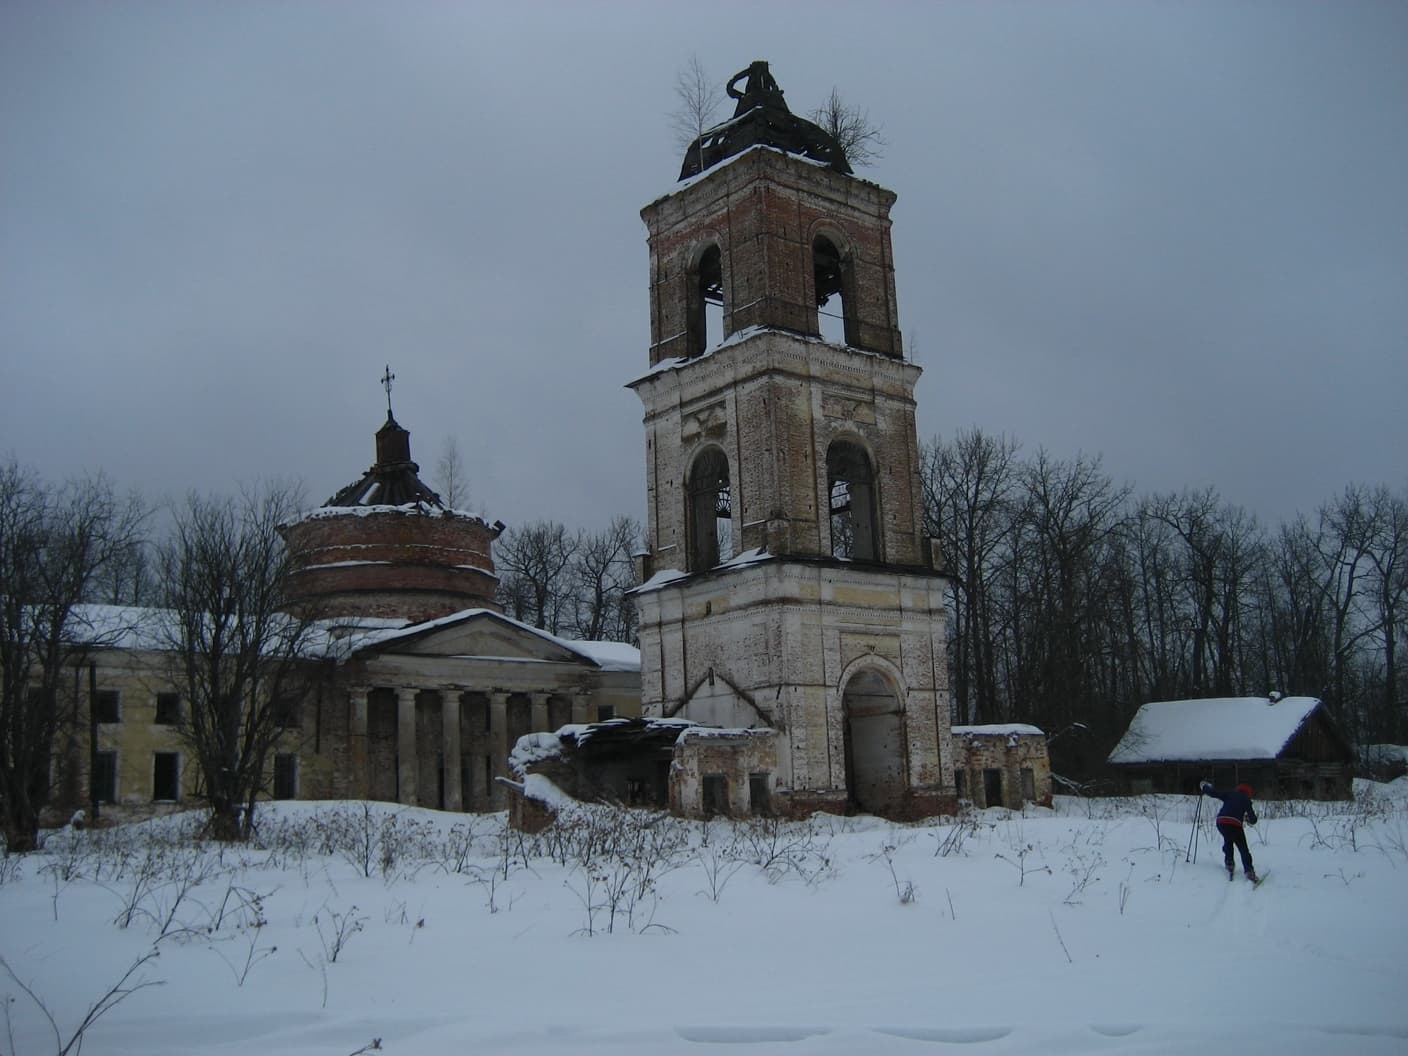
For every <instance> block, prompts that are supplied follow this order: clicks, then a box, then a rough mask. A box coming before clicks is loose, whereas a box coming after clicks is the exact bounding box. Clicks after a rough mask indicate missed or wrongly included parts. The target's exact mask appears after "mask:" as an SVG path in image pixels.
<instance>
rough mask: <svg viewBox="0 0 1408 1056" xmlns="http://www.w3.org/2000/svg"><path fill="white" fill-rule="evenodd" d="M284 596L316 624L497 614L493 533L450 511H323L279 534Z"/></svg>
mask: <svg viewBox="0 0 1408 1056" xmlns="http://www.w3.org/2000/svg"><path fill="white" fill-rule="evenodd" d="M281 531H282V534H283V537H284V542H285V544H286V545H287V546H288V548H289V552H290V555H291V558H292V561H293V568H294V571H293V575H292V576H291V577H290V579H289V585H288V587H289V592H290V594H291V595H292V597H293V598H294V600H295V602H296V603H298V604H299V605H301V606H302V607H303V608H304V609H305V610H306V611H310V612H315V613H317V614H318V615H321V616H352V615H359V616H386V617H400V618H403V619H407V620H412V621H419V620H427V619H433V618H435V617H437V616H445V615H448V614H450V613H452V612H458V611H460V610H461V609H468V608H488V609H494V610H495V611H498V605H497V603H496V602H495V600H494V591H495V589H496V587H497V585H498V578H497V576H496V575H495V574H494V560H493V553H492V549H491V547H492V544H493V540H494V537H495V535H496V534H497V532H496V530H495V529H494V528H493V527H491V526H489V525H487V524H485V523H484V521H482V520H481V519H480V518H478V517H474V516H471V515H468V514H461V513H458V512H455V511H440V512H436V513H433V514H431V513H416V512H408V511H407V510H403V509H400V508H394V507H393V508H388V509H387V510H385V511H372V512H367V511H358V510H356V509H355V508H353V509H349V510H348V511H347V512H346V513H345V514H341V515H339V514H336V513H332V512H330V511H328V510H323V511H319V512H318V513H317V514H316V515H314V516H310V517H305V518H303V519H301V520H299V521H295V522H292V523H290V524H287V525H285V526H283V528H282V529H281Z"/></svg>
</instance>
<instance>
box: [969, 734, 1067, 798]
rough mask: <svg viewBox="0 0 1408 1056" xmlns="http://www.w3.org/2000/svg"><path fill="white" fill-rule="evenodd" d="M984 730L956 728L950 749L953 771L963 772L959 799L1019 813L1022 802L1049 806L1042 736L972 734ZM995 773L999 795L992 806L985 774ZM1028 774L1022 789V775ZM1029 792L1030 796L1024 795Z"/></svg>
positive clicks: (1048, 777)
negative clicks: (999, 781) (999, 785)
mask: <svg viewBox="0 0 1408 1056" xmlns="http://www.w3.org/2000/svg"><path fill="white" fill-rule="evenodd" d="M984 729H985V727H981V726H979V727H962V726H960V727H957V728H956V729H955V731H954V737H953V747H954V755H955V762H954V765H955V767H956V768H957V769H959V770H961V771H963V773H964V778H963V782H962V784H963V786H964V787H963V792H962V794H963V797H964V798H965V799H968V800H970V801H971V802H972V803H973V804H974V805H976V806H979V807H1008V808H1009V809H1011V810H1020V809H1021V808H1022V804H1023V802H1035V803H1037V804H1039V805H1041V806H1043V807H1049V806H1051V760H1050V758H1049V757H1048V755H1047V751H1046V737H1045V735H1044V734H1042V733H1014V732H991V733H989V732H975V731H982V730H984ZM992 770H995V771H998V772H999V773H1000V774H1001V775H1002V777H1001V791H1000V793H999V796H998V798H997V801H996V802H991V801H990V797H989V795H988V791H989V790H988V787H987V782H986V780H985V779H984V772H985V771H992ZM1023 770H1027V771H1030V777H1029V778H1028V780H1029V782H1030V786H1031V787H1030V788H1029V789H1026V790H1024V789H1023V784H1022V781H1023V778H1022V771H1023ZM1025 792H1030V793H1031V795H1026V794H1025Z"/></svg>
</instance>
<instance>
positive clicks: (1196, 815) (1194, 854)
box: [1183, 788, 1203, 862]
mask: <svg viewBox="0 0 1408 1056" xmlns="http://www.w3.org/2000/svg"><path fill="white" fill-rule="evenodd" d="M1202 818H1203V790H1202V789H1201V788H1200V789H1198V805H1197V806H1196V807H1194V808H1193V831H1192V832H1190V833H1189V834H1188V853H1187V854H1186V855H1184V856H1183V860H1184V861H1185V862H1196V861H1197V860H1198V822H1200V821H1201V820H1202Z"/></svg>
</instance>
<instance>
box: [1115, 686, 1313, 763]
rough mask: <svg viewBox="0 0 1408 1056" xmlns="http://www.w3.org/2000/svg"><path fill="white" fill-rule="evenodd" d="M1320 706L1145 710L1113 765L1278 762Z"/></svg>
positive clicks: (1293, 700) (1263, 701)
mask: <svg viewBox="0 0 1408 1056" xmlns="http://www.w3.org/2000/svg"><path fill="white" fill-rule="evenodd" d="M1319 706H1320V701H1319V699H1318V698H1316V697H1280V698H1273V697H1208V698H1205V699H1202V700H1164V701H1154V702H1152V703H1149V704H1145V705H1144V706H1143V707H1142V708H1140V709H1139V711H1138V712H1136V713H1135V716H1134V721H1133V722H1131V723H1130V724H1129V729H1128V730H1127V731H1125V735H1124V737H1122V738H1121V739H1120V743H1119V744H1117V745H1115V750H1114V751H1112V752H1111V753H1110V757H1109V761H1110V762H1111V763H1155V762H1201V761H1203V760H1208V759H1237V760H1244V759H1275V758H1276V757H1277V756H1279V755H1280V754H1281V752H1282V751H1283V750H1284V749H1285V747H1286V745H1288V744H1289V743H1290V741H1291V738H1292V737H1294V736H1295V735H1296V733H1297V732H1299V730H1300V728H1301V727H1302V726H1304V725H1305V722H1306V720H1307V719H1309V718H1310V716H1311V714H1312V713H1314V711H1315V709H1316V708H1318V707H1319Z"/></svg>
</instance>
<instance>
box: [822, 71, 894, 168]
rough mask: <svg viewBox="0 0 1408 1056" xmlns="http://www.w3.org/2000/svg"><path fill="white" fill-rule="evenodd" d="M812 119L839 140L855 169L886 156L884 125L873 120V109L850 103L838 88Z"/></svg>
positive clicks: (832, 90)
mask: <svg viewBox="0 0 1408 1056" xmlns="http://www.w3.org/2000/svg"><path fill="white" fill-rule="evenodd" d="M811 119H812V120H813V121H815V122H816V123H817V124H818V125H820V126H821V128H822V129H823V130H825V131H826V132H829V133H830V134H831V135H832V136H833V137H834V138H835V140H836V142H837V143H839V144H840V145H841V150H842V151H843V152H844V153H845V155H846V160H847V161H849V162H850V163H851V165H852V166H853V167H855V168H860V167H861V166H864V165H873V164H874V163H875V162H877V161H879V160H880V159H881V158H882V157H884V156H885V138H884V136H883V135H881V133H882V132H883V131H884V126H882V125H880V124H878V123H877V122H875V121H872V120H871V119H870V111H869V110H867V109H865V108H864V107H860V106H856V105H854V104H851V103H848V102H846V101H845V100H844V99H843V98H841V93H840V92H839V91H837V90H836V89H835V88H832V89H831V94H830V95H828V96H827V97H826V101H825V102H824V103H822V104H821V105H820V106H819V107H817V108H816V109H815V110H813V111H812V113H811Z"/></svg>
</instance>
